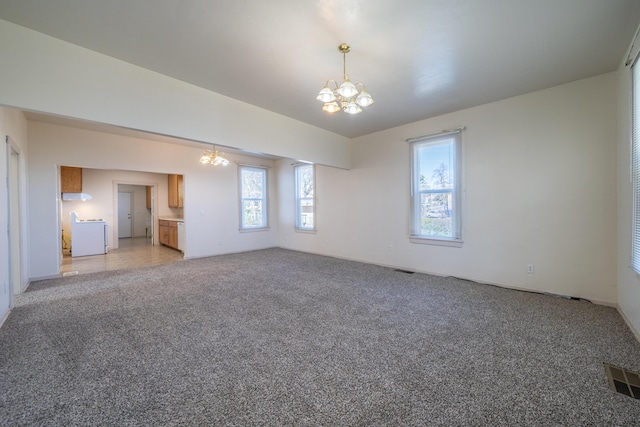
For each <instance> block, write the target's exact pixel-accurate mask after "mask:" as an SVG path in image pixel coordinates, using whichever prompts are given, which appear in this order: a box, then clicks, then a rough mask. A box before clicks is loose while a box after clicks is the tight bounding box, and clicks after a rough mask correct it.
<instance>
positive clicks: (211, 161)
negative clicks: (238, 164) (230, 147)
mask: <svg viewBox="0 0 640 427" xmlns="http://www.w3.org/2000/svg"><path fill="white" fill-rule="evenodd" d="M200 163H202V164H203V165H213V166H220V165H222V166H227V165H228V164H229V160H228V159H227V158H226V157H224V153H219V152H218V149H214V150H213V151H211V150H207V151H205V152H204V154H202V157H200Z"/></svg>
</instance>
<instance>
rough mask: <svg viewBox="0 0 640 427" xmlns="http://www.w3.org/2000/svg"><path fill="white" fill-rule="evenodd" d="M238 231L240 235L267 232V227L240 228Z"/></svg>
mask: <svg viewBox="0 0 640 427" xmlns="http://www.w3.org/2000/svg"><path fill="white" fill-rule="evenodd" d="M238 231H239V232H240V233H254V232H256V231H269V227H256V228H241V229H239V230H238Z"/></svg>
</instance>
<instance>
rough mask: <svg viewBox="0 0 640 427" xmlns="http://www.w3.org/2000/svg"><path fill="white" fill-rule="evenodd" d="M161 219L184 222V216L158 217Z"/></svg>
mask: <svg viewBox="0 0 640 427" xmlns="http://www.w3.org/2000/svg"><path fill="white" fill-rule="evenodd" d="M158 219H159V220H160V221H176V222H184V218H173V217H162V216H161V217H158Z"/></svg>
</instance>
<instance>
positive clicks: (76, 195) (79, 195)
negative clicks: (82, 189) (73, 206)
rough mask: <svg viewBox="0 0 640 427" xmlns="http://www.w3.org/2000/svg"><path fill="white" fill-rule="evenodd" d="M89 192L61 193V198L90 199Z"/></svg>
mask: <svg viewBox="0 0 640 427" xmlns="http://www.w3.org/2000/svg"><path fill="white" fill-rule="evenodd" d="M91 198H92V197H91V194H87V193H62V200H82V201H83V202H84V201H86V200H91Z"/></svg>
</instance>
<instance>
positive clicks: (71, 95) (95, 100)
mask: <svg viewBox="0 0 640 427" xmlns="http://www.w3.org/2000/svg"><path fill="white" fill-rule="evenodd" d="M0 40H2V43H0V63H2V67H0V105H6V106H11V107H16V108H20V109H24V110H31V111H40V112H45V113H50V114H56V115H61V116H67V117H73V118H80V119H85V120H90V121H94V122H99V123H107V124H112V125H117V126H121V127H125V128H130V129H138V130H143V131H149V132H153V133H157V134H162V135H169V136H175V137H181V138H185V139H190V140H194V141H200V142H208V143H211V144H217V145H223V146H228V147H235V148H240V149H244V150H248V151H252V152H258V153H267V154H273V155H276V156H281V157H292V158H296V159H303V160H308V161H313V162H316V163H320V164H326V165H331V166H336V167H342V168H348V167H349V165H350V158H349V157H350V143H349V139H347V138H345V137H342V136H339V135H336V134H334V133H331V132H328V131H325V130H323V129H320V128H317V127H314V126H310V125H307V124H305V123H302V122H299V121H296V120H293V119H290V118H288V117H285V116H282V115H279V114H276V113H273V112H271V111H267V110H264V109H261V108H258V107H255V106H252V105H249V104H246V103H243V102H240V101H237V100H234V99H231V98H228V97H226V96H222V95H220V94H217V93H214V92H210V91H207V90H204V89H202V88H198V87H196V86H193V85H190V84H187V83H185V82H182V81H180V80H176V79H173V78H170V77H167V76H164V75H161V74H158V73H154V72H151V71H149V70H145V69H143V68H140V67H136V66H134V65H131V64H129V63H126V62H123V61H118V60H116V59H114V58H111V57H108V56H105V55H101V54H98V53H96V52H93V51H91V50H88V49H84V48H81V47H79V46H76V45H73V44H70V43H66V42H63V41H61V40H58V39H54V38H52V37H49V36H46V35H44V34H41V33H38V32H35V31H32V30H29V29H27V28H24V27H20V26H18V25H15V24H12V23H9V22H7V21H3V20H0Z"/></svg>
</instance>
